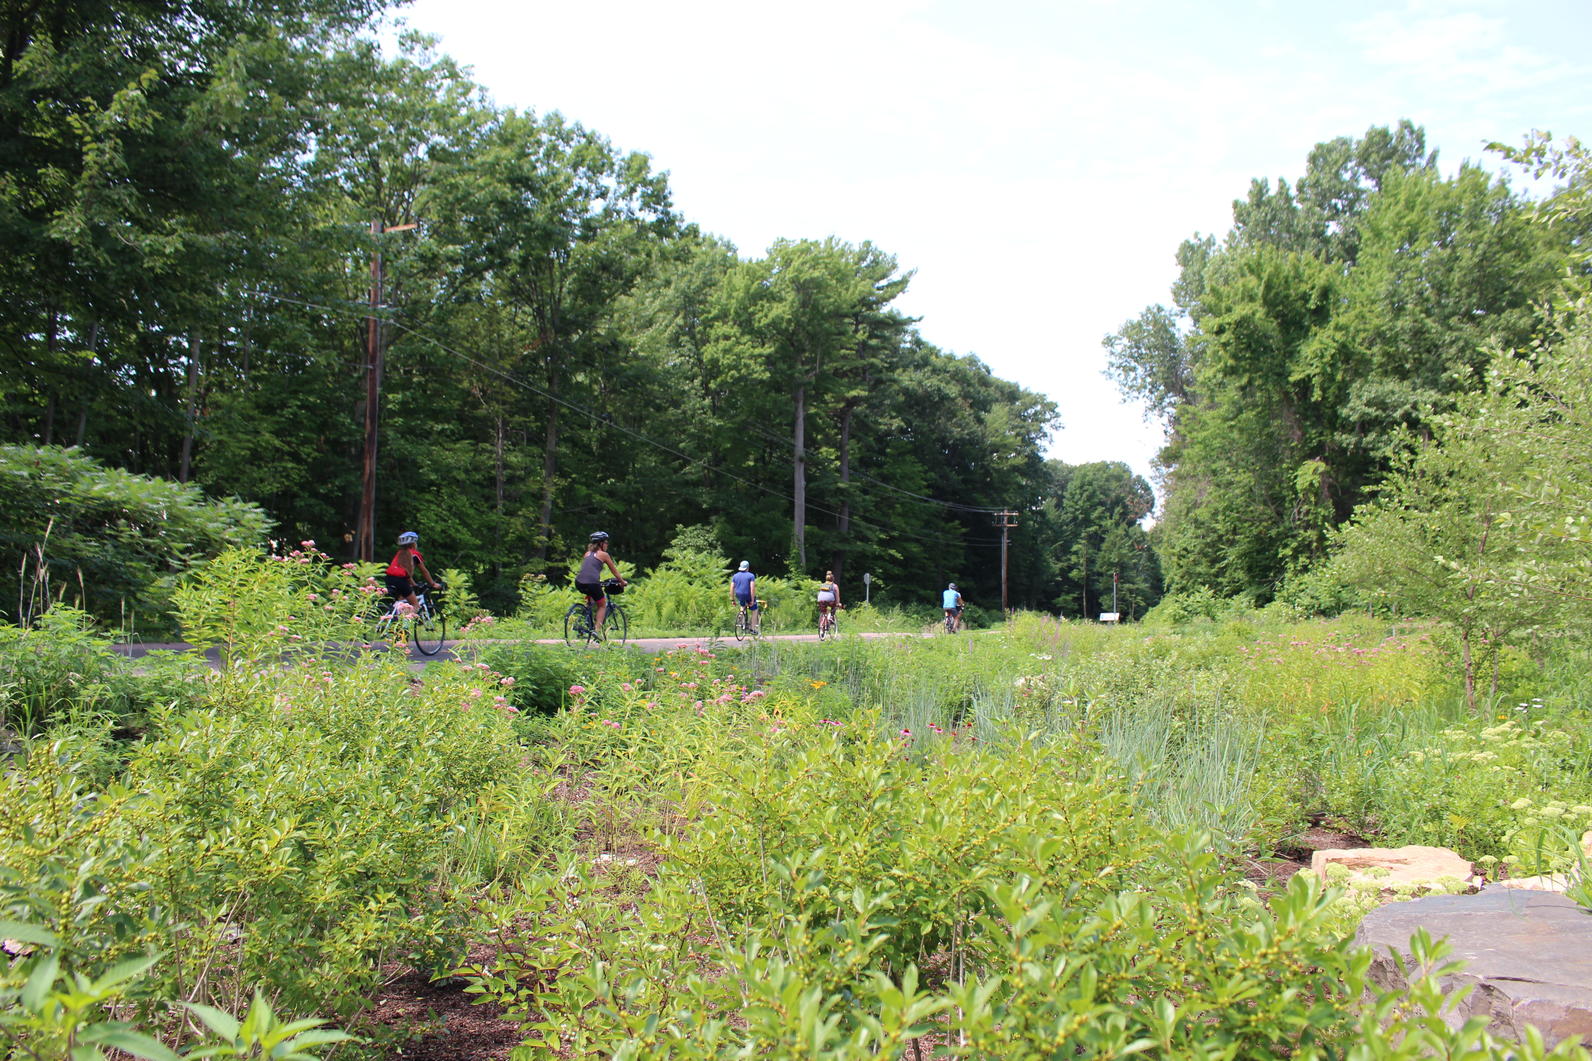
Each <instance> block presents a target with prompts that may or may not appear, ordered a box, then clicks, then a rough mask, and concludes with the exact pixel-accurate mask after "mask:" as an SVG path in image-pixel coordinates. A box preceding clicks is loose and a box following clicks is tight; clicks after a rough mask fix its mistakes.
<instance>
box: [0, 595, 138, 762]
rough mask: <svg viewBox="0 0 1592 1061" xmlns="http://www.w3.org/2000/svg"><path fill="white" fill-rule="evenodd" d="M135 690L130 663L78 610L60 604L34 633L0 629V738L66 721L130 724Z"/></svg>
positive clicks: (29, 733) (30, 733)
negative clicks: (92, 719)
mask: <svg viewBox="0 0 1592 1061" xmlns="http://www.w3.org/2000/svg"><path fill="white" fill-rule="evenodd" d="M134 687H135V681H134V679H133V676H132V668H131V667H130V666H129V665H128V663H127V661H126V660H124V659H122V658H121V657H120V656H118V655H117V654H116V653H115V652H114V651H113V650H112V648H111V642H110V640H109V639H108V638H105V637H102V636H100V635H98V634H96V633H95V632H94V631H93V628H92V626H91V625H90V622H89V619H88V616H87V615H86V614H84V613H83V612H80V611H78V610H77V609H75V608H70V607H67V606H64V605H58V606H56V607H54V608H52V609H50V610H49V611H48V612H46V613H45V614H44V615H43V616H41V617H40V619H39V623H38V626H37V627H34V628H31V629H30V628H25V627H16V626H8V625H0V739H3V737H4V734H6V733H7V732H8V731H9V732H10V733H13V734H21V735H25V736H33V735H37V734H40V733H43V732H44V731H45V730H46V729H47V728H49V727H50V726H52V725H55V724H56V723H58V722H61V721H63V720H66V719H68V718H76V719H85V718H101V719H105V720H107V721H109V722H112V723H117V724H128V723H131V722H132V721H134V719H133V716H134V715H135V714H136V713H137V711H138V710H139V708H140V707H141V705H140V704H139V702H138V697H137V694H136V693H135V688H134Z"/></svg>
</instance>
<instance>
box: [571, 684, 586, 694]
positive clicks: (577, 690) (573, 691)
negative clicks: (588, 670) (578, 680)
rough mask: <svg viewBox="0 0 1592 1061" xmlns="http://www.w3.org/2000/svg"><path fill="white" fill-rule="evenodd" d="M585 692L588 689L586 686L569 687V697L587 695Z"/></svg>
mask: <svg viewBox="0 0 1592 1061" xmlns="http://www.w3.org/2000/svg"><path fill="white" fill-rule="evenodd" d="M585 691H586V687H585V686H584V685H571V686H570V687H569V695H570V696H580V695H582V694H583V693H585Z"/></svg>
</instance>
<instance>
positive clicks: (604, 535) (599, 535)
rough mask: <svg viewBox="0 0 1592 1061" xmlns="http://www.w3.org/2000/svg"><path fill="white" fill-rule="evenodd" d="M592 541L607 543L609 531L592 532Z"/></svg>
mask: <svg viewBox="0 0 1592 1061" xmlns="http://www.w3.org/2000/svg"><path fill="white" fill-rule="evenodd" d="M591 540H592V541H594V542H605V541H607V540H608V532H607V531H592V532H591Z"/></svg>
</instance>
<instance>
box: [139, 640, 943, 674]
mask: <svg viewBox="0 0 1592 1061" xmlns="http://www.w3.org/2000/svg"><path fill="white" fill-rule="evenodd" d="M844 636H845V637H860V638H862V639H864V640H867V641H875V640H879V639H881V638H888V637H933V636H934V635H933V634H902V633H859V634H845V635H844ZM763 640H764V641H817V640H818V635H817V634H770V635H768V636H767V637H765V638H763ZM753 643H754V642H752V641H737V640H735V638H733V637H720V638H713V637H633V638H631V639H630V640H629V641H627V642H625V645H624V647H625V648H633V649H636V650H638V651H641V652H668V651H670V650H671V649H676V648H687V649H695V648H701V647H704V646H707V645H713V646H716V647H718V648H740V647H741V646H742V645H750V644H753ZM461 645H463V646H466V648H467V649H468V647H469V646H472V645H557V646H559V647H563V645H564V642H563V640H562V639H561V638H556V637H548V638H537V639H535V640H520V641H486V640H481V641H444V642H443V644H442V651H441V652H439V653H437V654H436V655H435V656H423V655H421V654H420V653H419V652H418V651H416V650H415V648H414V647H413V646H410V649H409V660H410V662H411V663H414V664H425V663H429V662H431V661H432V660H437V659H458V658H459V655H458V653H457V652H456V651H455V649H457V648H458V647H459V646H461ZM112 647H113V648H114V649H115V650H116V652H117V653H118V654H119V655H122V656H125V657H127V658H128V659H140V658H142V657H144V656H147V655H149V654H150V653H151V652H189V651H192V649H193V646H192V645H185V644H183V643H181V642H179V641H170V642H163V643H158V644H136V645H115V646H112ZM570 651H571V652H600V651H602V649H601V648H600V647H595V646H594V647H592V648H572V649H570ZM205 658H206V659H208V660H209V661H210V663H211V665H212V666H220V665H221V653H220V652H219V651H218V650H217V649H213V648H211V649H206V650H205Z"/></svg>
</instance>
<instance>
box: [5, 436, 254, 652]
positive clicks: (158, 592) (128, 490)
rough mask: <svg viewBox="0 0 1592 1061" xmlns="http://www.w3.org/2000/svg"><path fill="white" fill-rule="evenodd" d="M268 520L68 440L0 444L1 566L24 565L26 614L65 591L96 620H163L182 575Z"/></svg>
mask: <svg viewBox="0 0 1592 1061" xmlns="http://www.w3.org/2000/svg"><path fill="white" fill-rule="evenodd" d="M266 527H267V520H266V517H265V514H264V513H263V512H262V511H261V510H260V509H259V508H258V507H257V506H255V505H252V504H246V503H244V502H241V501H236V500H219V501H218V500H212V499H208V498H206V497H205V496H204V493H203V491H201V490H200V489H199V488H198V487H197V486H194V485H192V484H185V483H174V482H171V481H169V480H165V479H154V478H150V477H148V476H142V475H134V474H132V473H130V472H125V471H122V470H121V469H119V468H107V467H105V466H104V465H102V464H101V463H100V462H99V461H96V460H94V459H93V458H91V457H87V456H85V455H83V454H82V453H80V452H79V451H77V450H75V449H62V448H60V447H58V446H0V570H4V571H7V572H21V573H22V576H21V577H22V578H23V579H24V583H23V585H21V586H20V587H19V594H20V596H21V597H22V598H23V599H24V600H28V601H31V602H32V606H31V607H29V608H28V613H29V617H32V616H35V615H37V614H39V613H40V612H42V611H43V610H44V608H45V607H46V606H47V605H48V603H49V602H51V601H53V600H55V599H58V598H59V597H64V598H65V599H67V600H70V601H73V602H75V603H76V604H78V605H79V606H80V607H82V608H83V609H84V610H86V611H88V612H89V613H90V614H92V615H93V616H95V618H97V619H99V620H100V621H102V622H109V623H117V624H119V625H122V626H123V627H135V628H138V629H141V630H152V631H159V630H163V629H167V628H169V619H168V609H169V595H170V593H171V590H172V588H173V587H174V586H175V585H176V583H177V580H178V579H179V578H180V577H181V576H182V574H183V573H184V572H186V571H189V570H191V569H192V568H194V567H195V566H196V565H198V564H201V563H203V562H204V561H205V560H206V559H208V558H210V557H213V556H216V555H218V554H219V553H220V552H221V551H222V550H224V549H226V548H228V547H238V546H245V547H247V546H255V545H258V544H259V543H260V542H261V541H263V539H264V538H265V531H266ZM0 599H10V600H16V599H18V597H17V595H10V594H7V595H5V598H0ZM13 618H16V617H13Z"/></svg>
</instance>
